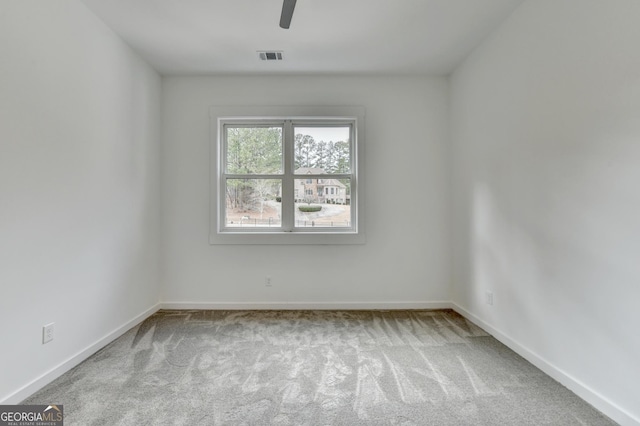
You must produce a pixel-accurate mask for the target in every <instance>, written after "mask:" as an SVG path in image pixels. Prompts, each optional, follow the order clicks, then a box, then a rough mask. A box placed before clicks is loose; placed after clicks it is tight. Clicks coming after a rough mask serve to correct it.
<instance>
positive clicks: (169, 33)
mask: <svg viewBox="0 0 640 426" xmlns="http://www.w3.org/2000/svg"><path fill="white" fill-rule="evenodd" d="M83 2H84V3H85V4H86V5H87V6H88V7H89V8H90V9H91V10H93V12H94V13H96V14H97V15H98V16H99V17H100V18H101V19H102V20H103V21H104V22H105V23H106V24H107V25H108V26H109V27H111V28H112V29H113V30H114V31H115V32H116V33H118V34H119V35H120V36H121V37H122V38H123V39H124V40H125V41H126V42H127V43H128V44H129V45H130V46H131V47H133V48H134V49H135V50H136V51H137V52H138V53H139V54H140V55H142V57H144V58H145V59H146V60H147V61H148V62H149V63H150V64H151V65H152V66H153V67H154V68H156V69H157V70H158V71H159V72H160V73H162V74H165V75H167V74H220V73H367V74H383V73H385V74H387V73H393V74H396V73H402V74H405V73H406V74H448V73H450V72H451V71H452V70H453V69H454V68H455V67H456V66H457V65H458V64H459V63H460V61H461V60H463V59H464V58H465V57H466V56H467V55H468V54H469V53H470V52H471V51H472V50H473V49H474V48H475V47H476V46H477V45H478V44H479V43H480V42H481V41H482V40H483V39H484V38H485V37H486V36H487V35H488V34H489V33H490V32H491V31H492V30H493V29H495V28H496V27H497V26H498V25H499V24H500V22H502V21H503V20H504V19H505V18H506V17H507V16H509V14H510V13H511V12H513V10H515V8H516V7H517V6H518V5H519V4H521V3H522V2H523V0H298V2H297V5H296V8H295V12H294V14H293V20H292V21H291V28H290V29H288V30H284V29H282V28H280V27H279V25H278V24H279V21H280V12H281V10H282V0H83ZM258 50H282V51H284V60H283V61H279V62H276V61H260V60H259V59H258V54H257V53H256V51H258Z"/></svg>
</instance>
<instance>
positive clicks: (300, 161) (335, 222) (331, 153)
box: [224, 125, 351, 227]
mask: <svg viewBox="0 0 640 426" xmlns="http://www.w3.org/2000/svg"><path fill="white" fill-rule="evenodd" d="M350 132H351V128H350V126H349V125H345V126H322V127H313V126H308V127H294V140H293V146H292V147H291V149H292V150H293V152H292V156H293V160H294V167H293V174H294V175H296V176H301V175H308V177H305V178H304V179H303V178H296V179H293V188H294V189H293V190H294V194H293V199H294V202H295V205H294V210H295V223H294V226H295V227H349V226H351V210H350V198H351V179H350V178H347V177H345V176H344V175H347V174H350V173H351V144H350V140H349V138H350ZM283 134H284V130H283V127H278V126H226V127H225V138H226V144H225V146H226V149H225V161H224V170H225V175H226V176H227V177H226V180H225V200H226V203H225V204H226V211H225V213H226V214H225V226H227V227H280V226H282V187H283V179H284V178H285V176H284V150H285V144H284V140H283ZM332 175H338V176H335V177H332ZM340 175H342V176H340Z"/></svg>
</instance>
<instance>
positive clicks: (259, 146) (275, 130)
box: [226, 126, 283, 174]
mask: <svg viewBox="0 0 640 426" xmlns="http://www.w3.org/2000/svg"><path fill="white" fill-rule="evenodd" d="M226 138H227V139H226V140H227V157H226V161H227V162H226V171H227V173H234V174H274V173H282V158H283V156H282V128H281V127H231V126H227V127H226Z"/></svg>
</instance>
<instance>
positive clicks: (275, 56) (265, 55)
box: [258, 50, 282, 61]
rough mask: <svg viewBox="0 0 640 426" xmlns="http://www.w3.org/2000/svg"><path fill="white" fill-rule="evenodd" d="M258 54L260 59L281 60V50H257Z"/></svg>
mask: <svg viewBox="0 0 640 426" xmlns="http://www.w3.org/2000/svg"><path fill="white" fill-rule="evenodd" d="M258 55H260V59H262V60H263V61H281V60H282V51H277V50H275V51H271V52H267V51H264V52H262V51H259V52H258Z"/></svg>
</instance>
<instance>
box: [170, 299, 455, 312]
mask: <svg viewBox="0 0 640 426" xmlns="http://www.w3.org/2000/svg"><path fill="white" fill-rule="evenodd" d="M160 305H161V308H162V309H207V310H328V309H331V310H397V309H452V305H451V302H444V301H435V302H426V301H425V302H164V303H161V304H160Z"/></svg>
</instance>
